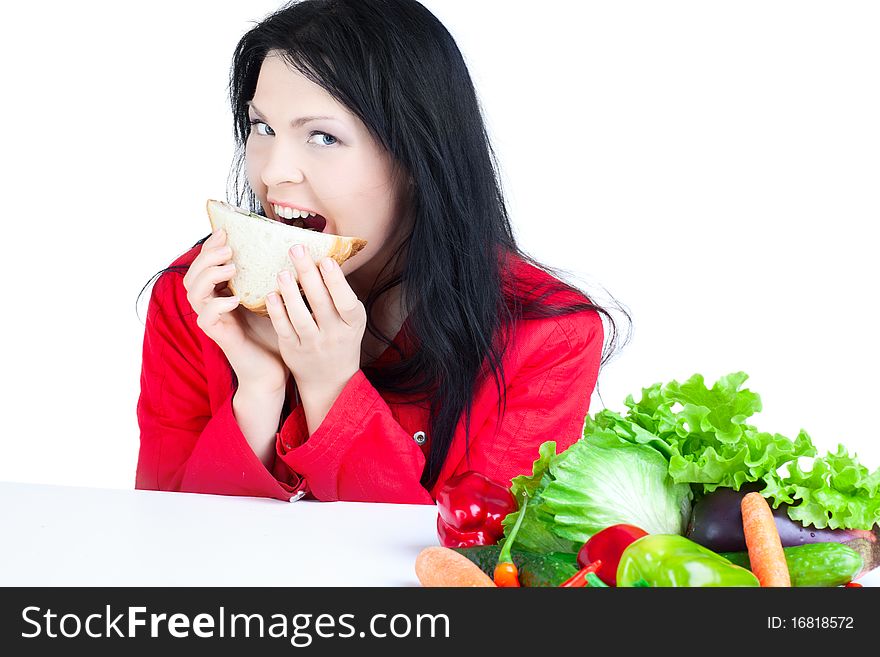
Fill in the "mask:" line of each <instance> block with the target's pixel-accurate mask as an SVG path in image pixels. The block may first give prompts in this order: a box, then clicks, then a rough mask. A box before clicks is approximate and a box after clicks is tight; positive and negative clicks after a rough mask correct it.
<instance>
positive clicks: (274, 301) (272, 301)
mask: <svg viewBox="0 0 880 657" xmlns="http://www.w3.org/2000/svg"><path fill="white" fill-rule="evenodd" d="M266 300H267V301H268V302H269V305H270V306H277V305H278V302H279V299H278V295H277V294H276V293H275V292H269V295H268V296H267V297H266Z"/></svg>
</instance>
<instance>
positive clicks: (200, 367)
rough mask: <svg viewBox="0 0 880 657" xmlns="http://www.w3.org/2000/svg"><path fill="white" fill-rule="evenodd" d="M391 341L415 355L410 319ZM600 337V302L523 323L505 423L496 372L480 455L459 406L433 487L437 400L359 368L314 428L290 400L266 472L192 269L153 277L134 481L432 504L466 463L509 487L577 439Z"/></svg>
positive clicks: (476, 414)
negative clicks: (547, 445)
mask: <svg viewBox="0 0 880 657" xmlns="http://www.w3.org/2000/svg"><path fill="white" fill-rule="evenodd" d="M200 250H201V245H198V246H196V247H194V248H193V249H191V250H190V251H189V252H187V253H186V254H184V255H183V256H181V257H180V258H178V259H177V260H176V261H175V262H174V263H173V264H174V265H189V264H190V263H192V261H193V259H194V258H195V257H196V255H198V253H199V251H200ZM512 274H513V276H514V278H515V280H516V281H517V282H518V283H519V282H521V283H522V285H523V286H525V288H526V289H534V288H535V287H536V286H538V285H540V283H541V282H542V281H546V280H547V279H548V277H549V274H547V273H545V272H543V271H541V270H539V269H537V268H535V267H533V266H532V265H530V264H528V263H526V262H524V261H522V260H520V259H516V260H515V261H514V269H513V272H512ZM394 342H395V344H397V345H399V346H400V347H401V348H402V349H404V352H405V353H408V352H407V351H406V350H407V348H408V347H410V346H411V345H410V344H409V341H408V340H407V339H406V332H405V331H404V330H403V329H401V331H400V333H398V335H397V337H396V338H395V340H394ZM602 343H603V329H602V322H601V319H600V317H599V315H598V313H596V312H595V311H593V310H587V311H582V312H578V313H574V314H570V315H565V316H561V317H554V318H549V319H535V320H521V321H520V322H518V324H517V326H516V331H515V332H514V337H513V339H512V341H511V342H510V343H509V344H508V347H507V351H506V353H505V355H504V358H503V361H502V362H503V364H504V374H505V381H506V384H507V408H506V412H505V414H504V416H503V417H502V418H501V421H500V423H498V422H497V420H498V415H499V412H500V409H499V401H500V398H499V395H498V391H497V390H496V386H495V381H494V377H492V376H489V377H488V378H487V379H486V380H484V381H483V382H482V383H481V384H480V385H479V386H478V389H477V391H476V394H475V396H474V400H473V405H472V411H471V418H470V450H469V452H470V462H469V463H468V461H467V460H466V458H465V430H464V414H462V416H461V418H460V419H459V423H458V425H457V427H456V430H455V434H454V438H453V441H452V445H451V447H450V449H449V452H448V455H447V458H446V461H445V463H444V465H443V468H442V470H441V473H440V476H439V478H438V480H437V483H436V484H435V485H434V487H433V488H432V489H431V490H430V491H428V490H427V489H425V488H424V487H423V486H422V485H421V483H420V481H419V480H420V478H421V476H422V471H423V469H424V465H425V461H426V456H427V454H428V449H429V448H430V444H431V441H430V434H429V427H428V424H427V422H428V413H429V409H428V408H427V405H426V404H424V405H417V404H413V403H407V401H408V400H407V399H406V398H405V397H401V396H399V395H391V394H383V393H380V392H379V391H377V390H376V388H375V387H373V385H372V384H371V383H370V382H369V380H368V379H367V378H366V376H365V375H364V373H363V371H361V370H358V372H357V373H356V374H355V375H354V376H353V377H352V378H351V379H350V380H349V382H348V384H347V385H346V386H345V388H344V389H343V391H342V393H341V394H340V395H339V397H338V398H337V399H336V402H335V403H334V404H333V406H332V407H331V409H330V412H329V413H328V414H327V416H326V418H325V419H324V421H323V423H322V424H321V425H320V426H319V427H318V428H317V430H316V431H315V432H314V433H313V434H311V435H309V433H308V428H307V425H306V420H305V415H304V413H303V410H302V406H295V407H294V408H293V410H292V411H291V413H290V415H289V416H288V417H287V418H286V419H285V420H284V422H283V424H282V425H281V427H280V431H279V432H278V434H277V435H276V441H275V443H276V455H275V462H274V465H273V467H272V468H271V470H270V469H268V468H266V466H264V465H263V463H262V462H261V461H260V459H259V458H258V457H257V456H256V454H255V453H254V452H253V450H252V449H251V447H250V445H249V444H248V442H247V440H246V439H245V437H244V435H243V434H242V432H241V429H240V428H239V426H238V424H237V423H236V420H235V416H234V414H233V411H232V397H233V394H234V390H233V382H232V373H231V369H230V366H229V362H228V360H227V359H226V356H225V355H224V354H223V352H222V350H221V349H220V348H219V347H218V346H217V344H216V343H215V342H214V341H213V340H211V339H210V338H209V337H208V336H206V335H205V334H204V332H203V331H202V330H201V329H200V328H199V327H198V325H197V324H196V315H195V313H194V312H193V310H192V307H191V306H190V304H189V302H188V301H187V299H186V290H185V289H184V287H183V274H182V273H173V272H168V273H165V274H163V275H162V276H160V277H159V279H158V280H157V281H156V284H155V285H154V287H153V291H152V295H151V297H150V303H149V307H148V310H147V320H146V328H145V333H144V346H143V364H142V372H141V393H140V397H139V399H138V405H137V417H138V424H139V426H140V432H141V437H140V453H139V456H138V464H137V473H136V481H135V487H136V488H139V489H149V490H170V491H184V492H194V493H213V494H220V495H244V496H256V497H272V498H275V499H278V500H285V501H286V500H295V499H299V498H300V497H302V496H303V495H305V494H309V493H310V494H311V495H312V496H314V497H315V498H317V499H319V500H325V501H332V500H346V501H364V502H366V501H370V502H397V503H409V504H433V503H434V498H435V496H436V493H437V491H439V489H440V487H441V486H442V485H443V483H444V482H445V481H446V480H447V479H448V478H449V477H451V476H453V475H456V474H459V473H461V472H464V471H466V470H478V471H480V472H482V473H483V474H485V475H486V476H488V477H490V478H492V479H494V480H496V481H499V482H502V483H504V484H505V485H509V484H510V480H511V478H513V477H515V476H517V475H519V474H522V473H529V474H530V473H531V470H532V462H533V461H534V460H535V459H536V458H537V457H538V446H539V445H540V444H541V443H542V442H544V441H546V440H555V441H556V444H557V450H560V451H561V450H562V449H565V448H566V447H568V446H569V445H571V444H572V443H573V442H575V441H576V440H577V439H578V438H580V437H581V435H582V431H583V423H584V417H585V416H586V414H587V411H588V410H589V404H590V396H591V394H592V392H593V388H594V386H595V384H596V377H597V375H598V370H599V360H600V356H601V350H602ZM392 358H398V355H397V353H396V352H395V350H394V349H391V348H389V349H386V351H385V352H384V353H383V354H382V355H381V356H380V358H379V360H378V361H377V362H376V363H375V365H380V364H382V363H383V362H386V361H387V360H390V359H392ZM422 432H424V433H425V434H428V435H427V437H426V439H424V438H425V436H423V434H422Z"/></svg>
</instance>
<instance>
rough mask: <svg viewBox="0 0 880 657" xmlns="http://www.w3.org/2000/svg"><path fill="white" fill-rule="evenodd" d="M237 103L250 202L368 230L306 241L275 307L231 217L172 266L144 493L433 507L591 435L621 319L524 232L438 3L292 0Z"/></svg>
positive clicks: (332, 226) (145, 376) (148, 349)
mask: <svg viewBox="0 0 880 657" xmlns="http://www.w3.org/2000/svg"><path fill="white" fill-rule="evenodd" d="M230 99H231V102H232V109H233V115H234V119H235V127H236V139H237V142H238V145H239V148H240V150H239V159H238V164H239V165H240V163H241V159H242V155H243V159H244V163H245V165H246V166H245V169H246V174H247V185H246V188H245V194H244V195H241V194H240V193H239V189H238V183H237V179H236V190H235V191H236V201H235V202H236V203H237V204H238V205H241V206H246V207H249V209H250V210H251V211H253V212H257V213H260V214H263V215H265V216H267V217H269V218H271V219H273V220H278V221H280V220H282V218H285V217H290V216H291V215H293V213H294V212H296V211H299V210H302V211H303V213H304V214H305V212H313V213H316V214H317V215H319V216H322V217H324V218H325V220H326V225H325V226H323V230H324V231H325V232H329V233H334V234H338V235H350V236H357V237H360V238H363V239H366V240H367V242H368V244H367V246H366V247H365V248H364V250H363V251H361V252H360V253H358V254H357V256H355V257H353V258H352V259H350V260H349V261H347V262H346V263H345V264H344V265H343V266H342V268H341V269H340V268H339V267H338V266H337V267H335V268H334V267H330V268H328V269H326V270H325V269H324V268H323V266H321V264H322V263H315V262H312V260H311V258H309V257H301V256H298V255H297V254H296V253H294V252H292V253H291V258H292V259H293V262H294V265H295V267H296V270H297V274H298V278H299V281H300V283H301V285H302V287H303V290H304V294H305V297H306V299H305V300H303V298H302V297H301V296H300V294H299V293H298V291H297V287H296V282H293V283H291V282H290V281H289V280H283V279H279V281H278V288H279V293H280V294H278V295H275V297H274V299H270V303H269V304H268V307H269V317H268V318H265V317H259V316H257V315H255V314H253V313H250V312H248V311H247V310H245V309H244V308H240V307H238V300H237V299H236V298H234V297H232V296H231V293H230V292H229V290H228V288H227V287H226V283H227V282H228V281H229V280H230V279H231V277H232V276H233V273H234V267H233V266H232V265H231V255H232V254H231V251H230V250H229V249H228V248H227V247H226V245H225V236H224V235H223V234H222V233H218V234H213V235H211V236H209V237H208V238H205V239H203V240H200V241H199V242H198V243H197V244H196V245H195V246H194V247H193V248H192V249H191V250H190V251H189V252H188V253H186V254H184V255H183V256H182V257H180V258H179V259H178V260H177V261H175V262H174V263H173V264H172V266H171V267H169V268H168V269H166V270H164V271H163V272H160V274H162V275H161V276H160V278H159V279H158V281H157V283H156V285H155V287H154V289H153V293H152V296H151V301H150V306H149V310H148V314H147V324H146V332H145V338H144V353H143V359H144V360H143V371H142V376H141V396H140V399H139V402H138V420H139V424H140V428H141V449H140V455H139V460H138V470H137V481H136V486H137V487H138V488H144V489H160V490H180V491H190V492H203V493H216V494H228V495H249V496H265V497H273V498H276V499H281V500H288V499H290V500H294V499H299V498H300V497H301V496H302V495H304V494H309V493H310V494H311V495H312V496H314V497H315V498H317V499H319V500H351V501H377V502H400V503H424V504H431V503H433V501H434V497H435V495H436V493H437V491H438V490H439V488H440V487H441V486H442V485H443V483H444V482H445V481H446V480H447V479H448V478H449V477H451V476H452V475H454V474H458V473H461V472H464V471H466V470H471V469H472V470H479V471H481V472H483V473H484V474H485V475H487V476H489V477H491V478H493V479H495V480H498V481H500V482H503V483H505V484H509V483H510V479H511V478H512V477H514V476H516V475H518V474H521V473H523V472H530V470H531V463H532V461H534V459H535V458H536V457H537V448H538V445H540V444H541V443H542V442H543V441H544V440H547V439H554V440H556V441H557V443H558V446H559V449H564V448H565V447H567V446H568V445H569V444H571V443H572V442H574V441H575V440H576V439H577V438H578V437H579V436H580V434H581V430H582V427H583V420H584V416H585V415H586V413H587V411H588V407H589V402H590V395H591V393H592V391H593V388H594V386H595V382H596V377H597V374H598V370H599V366H600V361H601V362H603V363H604V362H605V360H607V358H608V357H609V356H610V355H611V353H612V352H613V351H614V346H615V344H616V342H615V337H616V330H615V331H614V333H613V335H612V339H611V340H610V342H609V352H608V353H607V354H606V358H605V360H603V359H602V347H603V337H604V332H603V325H602V321H601V317H600V314H602V315H604V316H606V317H607V318H608V319H609V321H610V323H611V327H612V329H614V322H613V319H612V318H611V316H610V315H609V314H608V313H607V312H606V311H605V310H604V309H602V308H600V307H598V306H596V305H594V304H592V303H591V302H590V301H589V299H587V298H586V297H585V296H584V295H583V294H582V293H580V292H579V291H578V290H576V289H574V288H572V287H570V286H568V285H566V284H564V283H563V282H561V281H559V280H557V279H556V278H555V277H553V276H551V275H550V274H549V273H547V272H545V271H544V270H543V269H541V268H540V267H538V266H537V263H534V261H531V260H530V259H529V258H528V257H527V256H525V255H524V254H523V253H522V252H521V251H520V250H519V248H518V247H517V245H516V243H515V240H514V237H513V235H512V231H511V227H510V223H509V219H508V216H507V212H506V209H505V203H504V199H503V196H502V193H501V190H500V186H499V183H498V178H497V176H496V168H495V166H494V154H493V152H492V149H491V146H490V144H489V141H488V138H487V135H486V131H485V127H484V124H483V121H482V117H481V113H480V109H479V105H478V101H477V98H476V94H475V91H474V88H473V84H472V82H471V79H470V76H469V75H468V72H467V68H466V66H465V63H464V61H463V58H462V56H461V53H460V52H459V50H458V48H457V46H456V44H455V42H454V40H453V39H452V37H451V36H450V34H449V33H448V31H447V30H446V29H445V28H444V27H443V25H442V24H441V23H440V22H439V21H438V20H437V19H436V18H435V17H434V16H433V15H432V14H431V13H430V12H429V11H428V10H427V9H425V8H424V7H423V6H422V5H420V4H418V3H417V2H415V1H414V0H380V1H377V2H362V1H361V0H306V1H305V2H299V3H295V4H291V5H288V6H286V7H284V8H283V9H281V10H280V11H278V12H276V13H275V14H273V15H271V16H269V17H268V18H266V19H265V20H264V21H262V22H261V23H259V24H258V25H256V26H255V27H254V28H253V29H251V30H250V31H249V32H248V33H247V34H245V35H244V37H242V39H241V41H240V42H239V44H238V46H237V48H236V51H235V54H234V58H233V65H232V73H231V81H230ZM239 168H240V167H237V168H236V170H238V169H239ZM293 216H295V215H293ZM288 221H289V219H288ZM319 227H321V226H319ZM559 228H560V229H564V227H562V226H560V227H559ZM282 301H283V303H282ZM306 302H307V303H308V305H309V307H306ZM367 329H369V330H368V331H367Z"/></svg>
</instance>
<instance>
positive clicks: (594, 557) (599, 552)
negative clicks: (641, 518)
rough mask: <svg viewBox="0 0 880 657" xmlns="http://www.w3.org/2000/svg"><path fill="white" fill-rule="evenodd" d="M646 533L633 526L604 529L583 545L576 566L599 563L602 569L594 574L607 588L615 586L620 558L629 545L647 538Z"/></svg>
mask: <svg viewBox="0 0 880 657" xmlns="http://www.w3.org/2000/svg"><path fill="white" fill-rule="evenodd" d="M647 535H648V532H646V531H645V530H644V529H639V528H638V527H636V526H634V525H612V526H611V527H606V528H605V529H603V530H602V531H600V532H597V533H595V534H593V536H592V537H591V538H590V539H589V540H588V541H587V542H586V543H584V546H583V547H582V548H581V549H580V552H578V557H577V560H578V565H579V566H580V567H581V568H584V567H586V566H588V565H589V564H591V563H593V562H596V561H601V562H602V567H601V568H600V569H599V570H598V571H597V572H596V575H598V576H599V579H601V580H602V581H603V582H605V583H606V584H607V585H608V586H617V566H618V565H620V556H621V555H622V554H623V551H624V550H625V549H626V548H627V547H629V545H630V543H633V542H634V541H636V540H638V539H640V538H641V537H642V536H647Z"/></svg>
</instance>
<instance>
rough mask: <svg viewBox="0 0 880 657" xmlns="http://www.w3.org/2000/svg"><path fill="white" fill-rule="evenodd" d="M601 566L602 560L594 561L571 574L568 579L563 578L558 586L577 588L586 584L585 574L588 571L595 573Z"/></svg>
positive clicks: (587, 573)
mask: <svg viewBox="0 0 880 657" xmlns="http://www.w3.org/2000/svg"><path fill="white" fill-rule="evenodd" d="M601 567H602V560H601V559H599V560H598V561H594V562H593V563H591V564H589V565H588V566H584V567H583V568H581V569H580V570H579V571H577V572H576V573H575V574H574V575H572V576H571V577H570V578H569V579H567V580H565V581H564V582H563V583H562V584H560V585H559V586H561V587H562V586H565V587H571V588H578V587H582V586H586V585H587V575H589V574H590V573H595V572H596V571H597V570H599V569H600V568H601Z"/></svg>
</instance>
